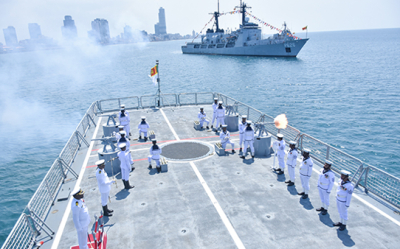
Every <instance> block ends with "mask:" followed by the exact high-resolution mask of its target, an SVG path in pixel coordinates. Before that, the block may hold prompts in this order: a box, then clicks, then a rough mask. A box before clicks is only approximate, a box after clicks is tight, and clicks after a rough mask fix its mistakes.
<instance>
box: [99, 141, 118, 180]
mask: <svg viewBox="0 0 400 249" xmlns="http://www.w3.org/2000/svg"><path fill="white" fill-rule="evenodd" d="M113 139H115V137H103V138H96V139H92V141H101V144H103V148H100V149H99V151H98V152H97V154H98V156H99V160H101V159H104V161H106V163H105V164H106V167H105V168H104V170H105V171H106V172H107V175H109V176H113V175H116V174H117V173H119V172H120V171H121V168H120V164H121V162H120V161H119V159H118V152H120V151H119V150H118V149H117V147H116V146H115V145H114V142H113Z"/></svg>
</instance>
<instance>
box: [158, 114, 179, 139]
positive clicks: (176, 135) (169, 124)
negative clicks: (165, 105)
mask: <svg viewBox="0 0 400 249" xmlns="http://www.w3.org/2000/svg"><path fill="white" fill-rule="evenodd" d="M160 112H161V114H162V115H163V116H164V119H165V121H166V122H167V124H168V126H169V128H170V129H171V131H172V133H173V134H174V137H175V139H176V140H178V141H179V140H180V139H179V137H178V134H176V132H175V130H174V128H173V127H172V125H171V123H170V122H169V120H168V118H167V116H166V115H165V113H164V111H163V110H162V109H160Z"/></svg>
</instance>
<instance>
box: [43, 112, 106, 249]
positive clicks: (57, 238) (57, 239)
mask: <svg viewBox="0 0 400 249" xmlns="http://www.w3.org/2000/svg"><path fill="white" fill-rule="evenodd" d="M101 119H102V117H100V118H99V120H98V121H97V127H96V129H95V131H94V133H93V137H92V139H95V138H96V136H97V132H98V131H99V127H100V123H101ZM93 145H94V141H92V142H90V146H89V149H88V151H87V153H86V157H85V160H84V161H83V164H82V167H81V172H79V177H78V180H77V181H76V184H75V186H74V188H75V187H76V186H79V185H80V184H81V182H82V179H83V174H84V173H85V169H86V165H87V163H88V161H89V157H90V153H91V152H92V148H93ZM71 202H72V198H69V200H68V204H67V209H66V210H65V213H64V216H63V217H62V220H61V223H60V226H59V227H58V230H57V233H56V236H55V237H54V242H53V244H52V245H51V249H57V248H58V244H59V243H60V240H61V236H62V234H63V232H64V228H65V224H67V220H68V216H69V213H70V212H71V208H70V206H71Z"/></svg>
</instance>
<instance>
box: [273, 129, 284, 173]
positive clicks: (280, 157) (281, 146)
mask: <svg viewBox="0 0 400 249" xmlns="http://www.w3.org/2000/svg"><path fill="white" fill-rule="evenodd" d="M276 136H277V138H278V140H277V141H275V143H276V147H275V148H278V151H276V152H275V153H276V155H277V157H278V162H279V168H278V169H277V170H276V171H278V175H282V174H284V173H285V172H284V171H285V148H286V143H285V140H283V134H281V133H278V134H277V135H276Z"/></svg>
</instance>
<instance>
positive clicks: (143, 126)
mask: <svg viewBox="0 0 400 249" xmlns="http://www.w3.org/2000/svg"><path fill="white" fill-rule="evenodd" d="M118 119H119V123H120V126H122V129H123V130H124V131H125V132H126V135H127V137H129V136H132V134H131V132H130V130H131V128H130V122H131V119H130V117H129V112H128V111H127V110H125V105H121V110H120V112H119V113H118ZM120 126H119V128H120ZM149 128H150V126H149V124H148V123H147V122H146V117H144V116H142V117H141V121H140V123H139V125H138V130H139V139H142V133H143V135H144V141H145V142H146V141H147V131H148V129H149ZM120 130H121V129H120Z"/></svg>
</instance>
